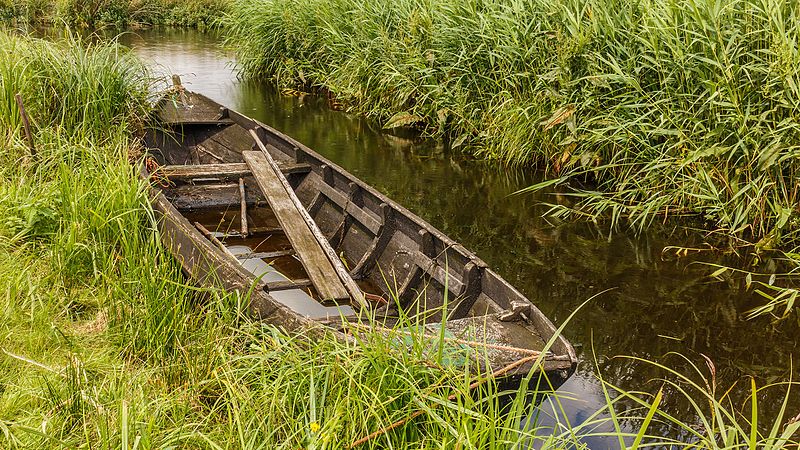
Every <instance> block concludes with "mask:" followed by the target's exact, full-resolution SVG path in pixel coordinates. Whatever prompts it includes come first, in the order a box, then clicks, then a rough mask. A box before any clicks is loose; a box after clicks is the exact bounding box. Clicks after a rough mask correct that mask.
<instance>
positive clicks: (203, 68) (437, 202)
mask: <svg viewBox="0 0 800 450" xmlns="http://www.w3.org/2000/svg"><path fill="white" fill-rule="evenodd" d="M123 41H124V42H125V43H126V44H128V45H131V46H132V47H133V48H134V49H135V51H136V52H137V53H138V54H139V55H141V56H142V57H144V58H145V59H146V60H148V61H150V62H151V63H152V64H153V65H154V67H156V70H157V71H159V72H161V73H165V74H171V73H177V74H180V75H181V77H182V79H183V82H184V84H185V85H186V86H187V88H188V89H190V90H194V91H197V92H200V93H203V94H205V95H207V96H209V97H211V98H213V99H214V100H217V101H219V102H220V103H223V104H225V105H227V106H229V107H230V108H232V109H235V110H238V111H240V112H242V113H244V114H246V115H249V116H251V117H254V118H256V119H259V120H261V121H263V122H265V123H268V124H270V125H272V126H274V127H275V128H277V129H279V130H281V131H283V132H285V133H287V134H289V135H291V136H293V137H295V138H297V139H298V140H300V141H301V142H303V143H305V144H306V145H308V146H309V147H311V148H313V149H315V150H316V151H318V152H320V153H322V154H323V155H325V156H326V157H327V158H330V159H331V160H333V161H334V162H336V163H337V164H339V165H341V166H342V167H344V168H345V169H347V170H348V171H350V172H351V173H353V174H355V175H356V176H358V177H359V178H361V179H362V180H364V181H366V182H367V183H369V184H372V185H373V186H375V187H376V188H377V189H378V190H380V191H382V192H384V193H385V194H387V195H388V196H390V197H391V198H393V199H394V200H396V201H397V202H399V203H400V204H402V205H404V206H406V207H407V208H409V209H410V210H412V211H413V212H415V213H416V214H418V215H419V216H421V217H422V218H424V219H426V220H428V221H429V222H430V223H432V224H433V225H434V226H436V227H437V228H439V229H440V230H442V231H444V232H445V233H446V234H448V235H449V236H450V237H452V238H453V239H454V240H456V241H460V242H461V243H463V244H464V246H465V247H467V248H469V249H471V250H473V251H474V252H476V253H477V254H478V256H480V257H481V258H482V259H484V260H485V261H486V262H487V263H489V265H490V266H491V267H493V268H494V269H496V270H497V271H498V272H499V273H500V274H501V275H502V276H504V277H505V278H506V279H507V280H509V281H510V282H511V283H512V284H514V285H515V286H516V287H517V288H519V289H520V290H521V291H522V292H523V293H525V294H526V295H527V296H529V297H530V298H531V299H532V300H533V301H534V302H535V303H537V305H538V306H539V308H541V310H542V311H543V312H544V313H545V314H546V315H547V316H548V317H550V318H551V319H552V320H553V321H554V322H555V323H557V324H560V323H562V322H563V321H564V320H565V319H566V318H567V316H569V314H570V313H572V312H573V310H574V309H575V308H577V307H578V306H579V305H581V304H582V303H583V302H584V301H585V300H587V299H589V298H590V297H592V296H595V295H597V294H599V295H597V297H596V298H595V299H593V300H592V301H590V302H589V303H588V304H587V305H586V306H584V307H583V309H582V310H581V311H579V312H578V313H577V315H576V316H575V318H574V319H573V320H572V322H571V323H570V324H569V325H568V326H567V328H566V332H565V334H566V336H567V337H568V338H569V339H570V340H571V342H573V344H574V345H575V347H576V349H577V350H578V353H579V355H580V357H581V361H582V362H581V364H580V366H579V368H578V372H577V373H576V375H575V376H573V377H572V378H571V379H570V380H569V381H568V382H567V383H566V384H565V385H564V386H563V387H562V388H561V389H560V392H564V393H572V394H573V395H571V397H574V399H572V400H564V411H565V412H566V414H567V416H568V417H569V418H570V421H571V423H573V424H574V423H576V422H579V421H581V420H583V419H584V418H585V417H586V416H587V415H588V414H590V413H591V412H593V411H595V410H596V409H597V408H598V407H599V405H601V404H603V403H604V402H605V401H604V400H603V394H602V391H601V390H600V388H599V383H598V381H597V374H600V375H602V377H603V378H604V379H605V380H607V381H609V382H610V383H612V384H614V385H616V386H619V387H622V388H624V389H628V390H648V389H650V390H656V389H657V388H658V386H659V384H658V382H656V381H654V379H655V378H658V377H660V376H662V375H663V372H661V371H660V370H658V369H656V368H655V367H652V366H649V365H647V364H643V363H637V362H633V361H632V360H630V359H626V358H620V357H617V356H618V355H630V356H635V357H640V358H646V359H651V360H656V361H659V362H663V363H666V364H667V365H671V366H673V367H676V368H679V370H681V371H682V372H684V373H688V372H689V370H690V369H689V365H688V364H687V363H686V362H682V361H681V360H680V359H679V358H677V357H674V356H672V357H670V356H669V355H668V354H669V353H670V352H678V353H681V354H684V355H686V356H687V357H688V358H689V359H690V360H691V361H693V362H694V363H696V364H697V365H698V367H700V368H701V370H702V371H703V372H704V373H705V374H708V369H707V368H706V363H705V361H704V360H703V357H702V356H701V354H702V355H705V356H707V357H708V358H709V359H710V360H711V361H713V364H714V366H715V367H716V382H717V385H718V386H719V387H720V389H721V390H722V391H724V390H725V389H727V388H728V387H729V386H730V385H732V384H733V383H736V382H739V383H741V384H742V386H743V387H744V388H745V389H747V388H748V386H749V382H747V383H742V381H743V378H744V377H747V376H753V377H755V378H756V379H757V381H758V382H759V384H766V383H770V382H776V381H782V380H787V379H788V378H789V377H790V375H791V374H790V369H789V368H790V366H791V361H792V358H793V355H795V354H800V352H798V349H797V343H798V337H800V332H799V331H798V330H799V328H798V326H797V323H795V322H792V321H793V320H794V319H791V320H789V321H784V322H781V323H779V324H775V323H772V322H771V321H770V320H769V319H766V318H765V319H758V320H752V321H747V320H744V319H743V317H742V316H743V313H744V312H745V311H746V310H747V309H749V308H750V307H752V306H753V305H754V304H755V303H754V302H757V301H758V300H757V299H756V298H755V297H754V296H753V294H751V293H748V292H746V290H745V288H744V283H743V282H741V281H736V280H734V281H731V282H728V283H722V282H716V281H713V280H710V279H709V278H708V277H707V275H708V273H709V272H711V271H712V269H709V268H708V267H707V266H703V265H701V264H695V263H696V262H697V261H700V260H705V261H712V262H721V263H727V264H736V260H735V259H733V258H732V257H726V256H722V255H719V254H717V253H713V252H708V251H701V252H690V255H691V256H690V257H684V258H678V257H677V256H676V252H675V251H672V250H669V249H667V250H665V247H667V246H672V245H679V246H685V247H691V248H698V249H703V248H705V247H704V244H703V236H702V235H701V234H698V233H694V232H689V231H686V230H684V229H683V228H672V229H660V230H657V231H653V232H650V233H649V234H646V235H644V236H634V235H632V234H626V233H612V234H609V232H608V230H607V229H603V228H599V227H596V226H594V225H591V224H587V223H560V222H558V221H555V220H548V219H544V218H543V217H542V215H543V213H544V212H545V211H546V210H547V206H543V205H542V203H543V202H544V203H547V202H550V203H553V202H555V201H561V199H557V198H556V197H557V196H556V195H555V194H553V193H542V194H537V195H510V194H512V193H514V192H515V191H517V190H519V189H521V188H524V187H526V186H529V185H530V184H532V183H534V182H536V181H537V180H536V178H535V176H534V175H533V174H532V173H531V171H530V170H512V169H504V168H497V167H492V166H489V165H487V164H484V163H481V162H477V161H473V160H471V159H470V158H468V157H466V156H464V155H462V154H461V153H459V152H454V151H451V150H448V149H447V148H445V147H444V146H442V145H441V144H437V143H436V142H430V141H423V140H415V139H411V138H401V137H396V136H392V135H389V134H386V133H383V132H381V130H380V127H379V126H376V125H375V124H370V123H369V122H368V121H365V120H363V119H360V118H358V117H356V116H353V115H349V114H346V113H343V112H337V111H333V110H331V109H330V108H329V106H328V102H327V101H326V100H325V99H321V98H315V97H312V96H305V97H293V96H286V95H281V94H280V92H278V91H276V90H275V88H274V87H271V86H269V85H268V84H261V83H251V82H242V81H240V80H238V79H237V76H236V73H235V70H234V67H233V66H232V59H231V56H230V55H228V54H226V53H225V52H224V51H223V50H221V49H220V47H219V43H218V39H217V38H216V37H215V36H213V35H210V34H202V33H198V32H194V31H169V30H167V31H163V30H162V31H137V32H134V33H130V34H127V35H125V36H124V37H123ZM600 293H602V294H600ZM695 378H696V379H699V378H698V377H695ZM795 378H796V377H795ZM741 392H744V391H741ZM780 394H781V391H780V390H772V391H767V392H764V393H763V394H762V403H761V405H763V406H764V407H765V408H767V409H769V408H775V409H777V408H778V407H779V406H780V405H779V403H780V401H781V400H782V397H781V395H780ZM662 406H663V408H664V409H666V410H668V411H671V412H673V413H675V414H677V415H682V416H685V415H686V413H687V412H688V411H689V409H688V408H689V406H688V404H687V403H686V402H685V401H683V400H682V399H681V398H680V396H677V395H668V396H667V397H666V398H665V400H664V402H663V403H662ZM794 406H797V405H796V404H795V405H794ZM796 412H797V411H794V412H793V413H792V414H791V415H794V414H795V413H796ZM588 444H589V445H590V447H592V448H605V447H606V446H607V445H606V442H605V441H603V440H602V439H599V438H598V439H597V440H595V441H591V442H588ZM614 444H616V441H614V442H613V443H610V444H609V445H611V446H613V445H614Z"/></svg>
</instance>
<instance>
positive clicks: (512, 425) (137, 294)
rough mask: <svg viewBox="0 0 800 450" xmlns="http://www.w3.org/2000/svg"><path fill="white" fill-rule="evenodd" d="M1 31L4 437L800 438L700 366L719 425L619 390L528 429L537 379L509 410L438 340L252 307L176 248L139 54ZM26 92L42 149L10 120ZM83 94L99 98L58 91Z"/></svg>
mask: <svg viewBox="0 0 800 450" xmlns="http://www.w3.org/2000/svg"><path fill="white" fill-rule="evenodd" d="M0 42H2V43H3V44H4V45H3V46H2V49H3V50H2V51H0V67H2V71H1V72H0V80H2V82H3V83H4V84H3V89H2V90H0V105H4V109H3V110H2V111H0V120H2V123H3V124H4V127H5V126H9V130H8V131H7V132H6V134H5V135H4V136H3V139H2V140H0V318H2V321H0V447H2V448H9V449H17V448H20V449H21V448H105V449H111V448H122V449H139V448H209V449H220V448H236V449H275V448H278V449H280V448H285V449H296V448H305V449H340V448H343V447H344V446H346V445H348V444H349V443H351V442H356V441H357V440H358V439H360V438H362V437H364V436H367V435H369V434H370V433H373V432H375V431H379V430H381V429H383V428H386V427H387V426H388V425H390V424H391V423H392V422H394V421H396V420H399V419H405V418H408V417H409V416H411V415H413V414H416V413H417V411H423V414H421V415H419V417H416V418H415V419H414V420H412V421H410V422H408V423H407V424H405V425H403V426H400V427H397V428H395V429H393V430H390V431H388V432H387V433H384V434H381V435H379V436H376V437H375V438H373V439H371V440H369V441H367V442H366V443H364V444H363V445H362V446H361V447H359V448H372V449H377V448H423V449H451V448H461V449H508V448H524V447H525V446H527V445H532V444H533V445H538V446H540V447H546V448H576V447H580V446H582V445H583V444H582V441H581V439H583V438H585V437H587V436H591V435H592V434H597V429H598V427H600V426H603V424H610V427H611V428H607V429H611V430H614V431H610V432H607V433H606V434H607V435H608V436H610V437H612V438H613V439H615V440H616V439H619V442H620V443H621V445H622V446H624V445H627V443H630V444H631V445H629V447H631V448H634V447H637V446H640V447H641V446H645V445H651V444H652V443H653V442H662V443H667V444H674V445H675V446H676V447H681V446H686V445H687V443H686V442H684V441H681V440H676V439H675V438H670V437H658V436H659V435H661V434H663V433H661V428H658V425H659V424H661V423H666V424H669V425H670V426H673V427H678V428H679V429H684V430H685V431H686V433H690V435H689V437H690V439H691V441H690V443H694V444H693V445H694V447H692V448H741V447H742V446H744V445H746V444H750V448H757V447H759V448H760V447H764V448H766V446H765V445H764V444H770V445H772V446H773V447H777V446H779V445H781V444H787V445H788V444H790V443H791V439H793V433H794V432H795V431H796V428H797V424H796V422H790V421H789V422H788V425H787V427H786V428H782V427H783V425H785V424H787V420H786V418H787V416H786V414H785V411H784V410H782V411H781V414H780V416H778V417H765V416H764V414H763V412H759V410H758V409H757V407H756V403H753V408H752V414H749V415H748V416H747V418H746V419H743V418H742V417H741V416H740V409H739V408H737V407H735V406H733V405H729V404H728V403H726V402H725V397H724V396H719V395H718V393H717V391H715V390H706V389H704V388H703V384H702V383H698V382H694V381H692V380H693V379H696V377H694V376H692V377H688V376H687V377H683V378H682V377H681V375H680V374H672V375H678V376H677V377H676V376H672V377H671V378H672V379H673V381H671V382H670V383H671V384H670V385H669V386H671V387H673V388H674V389H673V391H672V394H671V395H686V396H687V398H689V399H699V400H696V401H695V403H693V404H696V405H697V410H696V412H697V413H698V415H699V417H701V418H703V419H700V421H701V423H702V424H704V425H707V426H705V427H698V426H697V425H696V424H694V423H692V422H689V423H687V422H684V421H681V420H678V419H676V418H672V417H670V416H668V415H666V414H665V413H664V412H662V411H661V410H660V409H659V408H658V406H659V402H660V399H661V398H662V397H661V396H659V395H657V396H655V397H652V396H649V395H647V394H639V393H632V392H631V393H624V392H619V393H616V394H615V392H614V391H612V387H610V386H608V385H607V384H604V386H606V389H608V404H607V405H606V406H605V407H603V408H602V409H601V410H600V411H598V412H597V413H596V414H592V415H591V416H590V417H589V418H588V420H587V421H586V422H584V423H583V424H569V423H567V422H564V421H561V422H559V423H558V424H557V426H556V428H555V429H551V430H545V429H542V428H539V427H538V425H537V423H538V422H536V421H535V420H534V421H533V422H532V424H531V426H521V425H520V424H521V423H523V422H524V423H528V419H529V418H531V417H533V418H535V417H536V416H537V412H536V409H535V408H534V406H535V405H532V404H530V403H528V402H526V398H527V394H530V393H529V392H525V391H524V390H523V391H522V392H520V393H516V397H514V400H513V401H512V402H511V404H510V405H505V406H503V405H502V404H501V403H500V401H499V399H498V396H497V395H496V394H498V393H497V392H496V389H495V388H494V387H493V386H492V385H491V383H490V384H489V385H488V386H486V388H485V391H483V392H481V395H475V392H473V391H472V390H471V389H470V383H471V382H472V381H473V380H474V378H473V376H472V375H469V373H468V372H467V371H464V370H460V369H457V368H453V367H449V368H448V367H437V366H436V365H435V364H433V365H432V364H431V361H430V360H429V358H428V357H427V355H426V352H425V351H421V352H417V351H410V352H398V351H392V348H393V347H394V345H393V344H392V343H391V342H390V341H387V340H386V339H384V338H383V336H382V335H370V334H366V335H365V336H363V337H362V338H361V339H360V341H358V342H351V343H343V342H341V341H338V340H336V339H334V338H333V337H331V336H325V337H322V338H320V339H319V340H317V341H314V342H310V341H309V340H308V339H304V338H303V337H302V336H287V335H286V334H285V333H283V332H281V331H280V330H279V329H276V328H275V327H271V326H267V325H264V324H261V323H258V322H254V321H252V320H250V319H249V318H248V317H247V316H246V315H245V314H244V312H243V311H242V309H241V306H242V305H245V304H246V300H247V299H245V298H242V297H240V296H239V295H237V294H235V293H224V292H219V291H217V290H215V289H210V288H196V287H192V286H189V285H187V284H186V281H185V280H184V279H183V277H182V275H181V272H180V268H179V266H178V264H177V263H176V262H175V261H174V260H173V259H171V258H170V257H169V256H168V255H167V254H166V252H164V250H163V249H162V247H161V244H160V241H159V238H158V234H157V232H156V230H155V227H154V225H155V224H154V219H153V215H152V211H151V210H150V209H149V207H148V203H147V186H146V185H145V184H144V183H143V182H142V181H141V180H139V179H138V178H137V177H136V174H135V171H134V170H132V168H131V166H130V162H129V158H130V157H131V156H132V154H136V153H138V151H137V150H138V149H137V143H136V140H135V138H134V134H135V132H136V130H137V129H138V128H139V127H140V124H139V122H140V120H141V119H142V117H141V116H140V115H138V114H140V113H141V112H142V111H146V106H145V105H146V95H145V92H146V88H147V86H148V82H149V80H148V76H147V73H146V71H144V70H143V68H142V66H141V65H140V64H139V63H138V62H137V61H136V60H134V59H130V58H129V57H128V56H126V53H125V52H123V51H122V50H121V49H119V48H118V47H117V46H116V45H115V44H114V43H107V44H100V45H96V46H90V47H87V46H86V45H84V44H81V43H80V42H78V41H75V40H66V41H61V42H56V43H51V42H44V41H39V40H35V39H30V38H21V37H11V36H7V35H2V34H0ZM50 65H52V67H59V68H62V69H61V70H63V71H64V74H63V76H62V75H61V72H56V71H53V69H52V68H51V67H50ZM59 77H63V80H56V79H54V78H59ZM41 86H47V88H46V89H43V88H41ZM17 91H20V92H24V93H25V99H26V101H27V102H28V104H30V105H31V108H30V110H31V115H32V118H33V119H34V122H35V127H34V137H35V143H36V145H37V150H38V152H37V155H36V156H35V157H31V156H30V155H29V154H28V153H29V150H28V148H27V146H26V144H25V141H24V139H23V136H22V130H20V129H19V127H18V126H16V125H14V124H17V123H18V121H19V117H18V112H17V111H16V110H15V109H14V108H13V105H12V104H11V103H10V102H11V100H10V99H9V98H8V96H12V97H13V94H14V93H16V92H17ZM68 91H74V92H68ZM79 98H80V99H83V100H85V101H86V102H87V104H88V105H87V106H86V107H85V108H77V107H71V108H64V107H63V106H62V105H60V104H59V103H57V102H65V103H69V102H77V101H78V100H76V99H79ZM56 99H58V100H56ZM5 105H11V106H5ZM47 105H49V107H47ZM73 105H77V104H76V103H73ZM137 111H138V112H139V113H137ZM101 118H102V120H101ZM132 150H134V151H133V152H132ZM695 391H699V393H698V392H695ZM511 394H512V395H514V394H515V393H511ZM787 395H788V394H787ZM756 397H757V391H754V393H753V399H754V400H753V401H754V402H755V401H756V400H755V399H756ZM557 399H558V398H557V397H551V401H554V402H557ZM706 404H708V405H709V408H706V407H705V405H706ZM784 409H785V408H784ZM723 420H724V422H723ZM756 420H758V421H759V422H758V423H764V422H768V423H769V424H770V425H771V426H770V427H768V429H771V430H773V431H771V432H768V433H766V434H759V433H761V431H759V430H760V428H759V427H758V426H755V427H751V426H750V424H751V423H752V424H753V425H757V423H755V422H756ZM630 424H632V425H630ZM772 424H774V425H772ZM722 425H724V426H722ZM753 430H755V431H753ZM730 436H733V439H730V438H729V437H730ZM679 437H680V436H679ZM721 437H722V438H726V439H727V440H724V441H723V440H720V438H721ZM776 438H778V439H783V438H786V439H787V440H786V441H785V442H784V441H778V440H777V439H776Z"/></svg>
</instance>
